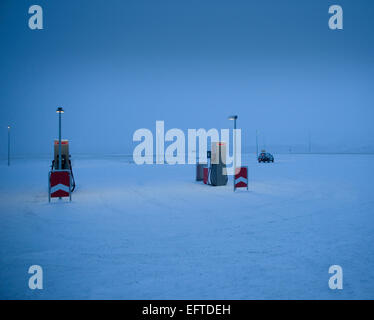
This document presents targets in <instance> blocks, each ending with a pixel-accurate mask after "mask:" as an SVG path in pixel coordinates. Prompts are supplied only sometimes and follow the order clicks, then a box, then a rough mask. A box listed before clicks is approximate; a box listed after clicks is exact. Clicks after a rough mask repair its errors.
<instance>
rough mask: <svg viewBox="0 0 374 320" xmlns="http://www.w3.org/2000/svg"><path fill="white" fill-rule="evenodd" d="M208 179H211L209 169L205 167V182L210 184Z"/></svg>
mask: <svg viewBox="0 0 374 320" xmlns="http://www.w3.org/2000/svg"><path fill="white" fill-rule="evenodd" d="M208 180H209V169H208V168H204V179H203V181H204V183H205V184H208Z"/></svg>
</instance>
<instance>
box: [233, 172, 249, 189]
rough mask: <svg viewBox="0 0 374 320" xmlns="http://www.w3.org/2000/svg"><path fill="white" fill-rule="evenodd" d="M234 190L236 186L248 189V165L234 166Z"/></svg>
mask: <svg viewBox="0 0 374 320" xmlns="http://www.w3.org/2000/svg"><path fill="white" fill-rule="evenodd" d="M236 171H237V173H235V183H234V190H235V189H236V188H247V190H248V167H240V168H236Z"/></svg>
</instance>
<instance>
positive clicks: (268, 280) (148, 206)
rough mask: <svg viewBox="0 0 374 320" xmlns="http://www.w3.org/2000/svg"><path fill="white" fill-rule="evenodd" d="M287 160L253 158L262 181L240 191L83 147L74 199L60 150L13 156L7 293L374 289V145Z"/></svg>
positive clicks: (2, 261)
mask: <svg viewBox="0 0 374 320" xmlns="http://www.w3.org/2000/svg"><path fill="white" fill-rule="evenodd" d="M275 160H276V162H275V163H274V164H261V165H260V164H257V163H256V162H255V157H254V156H253V155H252V156H251V157H247V158H246V159H245V160H244V161H243V162H245V163H246V164H248V165H249V170H250V175H251V182H250V190H249V191H248V192H247V191H244V190H243V191H238V192H236V193H235V194H234V193H233V191H232V182H231V181H230V182H229V184H228V185H227V186H225V187H210V186H206V185H204V184H202V183H197V182H195V181H194V178H195V176H194V174H195V168H194V167H193V166H189V165H185V166H169V165H164V166H156V165H154V166H148V165H145V166H136V165H134V164H131V163H128V161H126V160H124V159H121V158H106V159H105V158H103V159H98V160H92V159H84V158H81V159H75V161H74V173H75V177H76V181H77V189H76V191H75V192H74V194H73V201H72V202H71V203H69V202H67V201H58V200H54V201H53V202H52V203H51V204H49V203H48V198H47V172H48V170H49V165H50V163H49V161H46V160H22V159H19V160H16V161H14V162H13V163H12V166H11V167H9V168H8V167H7V166H6V163H4V161H3V162H2V163H1V165H0V229H1V232H0V298H2V299H12V298H13V299H65V298H68V299H96V298H97V299H110V298H111V299H373V298H374V232H373V231H374V197H373V195H374V194H373V193H374V192H373V184H374V183H373V181H374V170H373V165H374V156H373V155H276V158H275ZM34 264H37V265H40V266H42V268H43V271H44V289H43V290H30V289H29V288H28V279H29V277H30V275H29V274H28V273H27V271H28V268H29V266H31V265H34ZM334 264H338V265H340V266H341V267H342V268H343V272H344V278H343V279H344V284H343V285H344V288H343V290H330V289H329V287H328V279H329V277H330V276H331V275H330V274H329V273H328V269H329V266H331V265H334Z"/></svg>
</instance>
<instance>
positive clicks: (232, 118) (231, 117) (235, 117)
mask: <svg viewBox="0 0 374 320" xmlns="http://www.w3.org/2000/svg"><path fill="white" fill-rule="evenodd" d="M228 119H229V120H234V131H233V136H234V148H233V152H234V176H233V181H234V191H235V172H236V133H235V132H236V119H238V116H236V115H234V116H229V118H228Z"/></svg>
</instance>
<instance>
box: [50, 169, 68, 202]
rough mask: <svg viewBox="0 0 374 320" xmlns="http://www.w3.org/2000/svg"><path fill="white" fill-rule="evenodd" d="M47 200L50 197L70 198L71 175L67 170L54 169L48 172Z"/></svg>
mask: <svg viewBox="0 0 374 320" xmlns="http://www.w3.org/2000/svg"><path fill="white" fill-rule="evenodd" d="M48 180H49V181H48V182H49V185H48V189H49V201H50V200H51V198H64V197H69V198H70V200H71V177H70V171H69V170H56V171H51V172H50V173H49V179H48Z"/></svg>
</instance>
